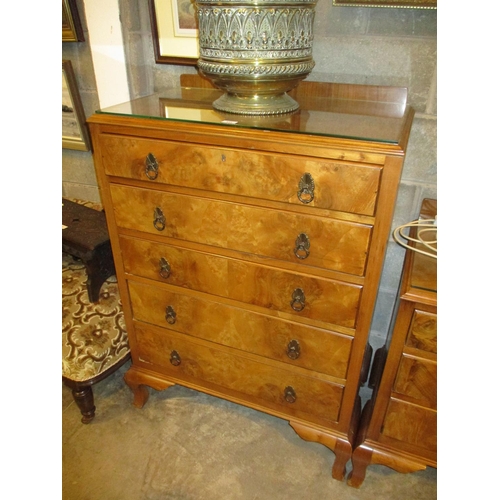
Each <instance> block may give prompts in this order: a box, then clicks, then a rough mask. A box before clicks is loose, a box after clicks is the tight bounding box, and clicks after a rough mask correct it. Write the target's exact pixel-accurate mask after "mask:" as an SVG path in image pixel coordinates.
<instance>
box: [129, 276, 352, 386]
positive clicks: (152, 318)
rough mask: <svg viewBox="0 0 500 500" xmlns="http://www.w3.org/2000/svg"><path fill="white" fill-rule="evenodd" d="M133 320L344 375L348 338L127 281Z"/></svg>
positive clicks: (347, 355)
mask: <svg viewBox="0 0 500 500" xmlns="http://www.w3.org/2000/svg"><path fill="white" fill-rule="evenodd" d="M128 284H129V292H130V297H131V301H132V309H133V315H134V318H135V319H136V320H139V321H142V322H144V323H150V324H155V325H158V326H161V327H165V328H169V329H171V330H175V331H177V332H180V333H185V334H188V335H191V336H194V337H199V338H203V339H205V340H209V341H211V342H215V343H217V344H222V345H226V346H229V347H234V348H236V349H240V350H242V351H247V352H252V353H254V354H258V355H261V356H265V357H267V358H270V359H275V360H277V361H282V362H285V363H288V364H290V365H295V366H301V367H303V368H307V369H309V370H313V371H317V372H321V373H326V374H328V375H332V376H334V377H338V378H345V377H346V374H347V365H348V361H349V355H350V351H351V342H352V339H351V338H350V337H348V336H345V335H340V334H336V333H332V332H329V331H327V330H322V329H319V328H312V327H309V326H305V325H299V324H296V323H292V322H289V321H283V320H281V319H277V318H271V317H268V316H265V315H261V314H256V313H253V312H251V311H246V310H244V309H239V308H235V307H231V306H228V305H224V304H219V303H217V302H213V301H211V300H202V299H199V298H195V297H191V296H187V295H183V294H181V293H174V292H171V291H168V290H164V289H162V288H156V287H153V286H150V285H145V284H143V283H137V282H134V281H129V282H128Z"/></svg>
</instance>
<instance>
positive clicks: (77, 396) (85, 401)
mask: <svg viewBox="0 0 500 500" xmlns="http://www.w3.org/2000/svg"><path fill="white" fill-rule="evenodd" d="M71 392H72V394H73V399H74V400H75V403H76V404H77V405H78V408H79V409H80V412H81V414H82V423H84V424H88V423H89V422H91V421H92V419H93V418H94V417H95V405H94V394H93V393H92V387H91V386H90V385H89V386H87V387H80V388H78V389H72V391H71Z"/></svg>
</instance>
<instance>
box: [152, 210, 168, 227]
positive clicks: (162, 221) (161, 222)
mask: <svg viewBox="0 0 500 500" xmlns="http://www.w3.org/2000/svg"><path fill="white" fill-rule="evenodd" d="M166 222H167V219H166V218H165V216H164V215H163V211H162V209H161V208H159V207H156V208H155V211H154V215H153V225H154V227H155V229H157V230H158V231H163V230H164V229H165V225H166Z"/></svg>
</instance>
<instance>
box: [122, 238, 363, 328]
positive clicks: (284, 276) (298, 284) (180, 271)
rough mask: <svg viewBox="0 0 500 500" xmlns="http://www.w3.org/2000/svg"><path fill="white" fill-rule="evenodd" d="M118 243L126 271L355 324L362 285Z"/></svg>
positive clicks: (127, 240) (171, 249) (142, 244)
mask: <svg viewBox="0 0 500 500" xmlns="http://www.w3.org/2000/svg"><path fill="white" fill-rule="evenodd" d="M120 240H121V251H122V257H123V262H124V267H125V271H126V272H127V273H130V274H135V275H139V276H143V277H145V278H151V279H155V280H160V281H162V282H164V283H168V284H170V285H175V286H180V287H183V288H189V289H191V290H197V291H200V292H204V293H209V294H212V295H216V296H220V297H227V298H230V299H234V300H238V301H240V302H244V303H246V304H253V305H256V306H260V307H265V308H267V309H273V310H277V311H282V312H286V313H290V314H292V315H294V316H300V317H305V318H309V319H313V320H317V321H322V322H326V323H332V324H336V325H339V326H345V327H347V328H354V327H355V325H356V316H357V311H358V305H359V300H360V298H361V290H362V287H361V286H358V285H352V284H347V283H343V282H339V281H335V280H329V279H324V278H315V277H311V276H307V275H302V274H294V273H292V272H288V271H281V270H278V269H275V268H271V267H266V266H260V265H257V264H253V263H249V262H244V261H240V260H236V259H227V258H225V257H219V256H215V255H211V254H206V253H201V252H196V251H193V250H187V249H182V248H177V247H174V246H170V245H163V244H160V243H155V242H150V241H147V240H140V239H136V238H128V237H124V236H122V237H121V238H120ZM297 290H299V292H297ZM301 293H302V294H301ZM300 294H301V295H300ZM299 295H300V296H299Z"/></svg>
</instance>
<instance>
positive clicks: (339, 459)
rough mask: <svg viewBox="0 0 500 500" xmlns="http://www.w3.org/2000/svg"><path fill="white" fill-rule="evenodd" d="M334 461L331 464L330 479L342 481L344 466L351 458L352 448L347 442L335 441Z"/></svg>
mask: <svg viewBox="0 0 500 500" xmlns="http://www.w3.org/2000/svg"><path fill="white" fill-rule="evenodd" d="M334 453H335V461H334V462H333V467H332V477H333V479H337V480H338V481H343V480H344V476H345V472H346V465H347V462H348V461H349V459H350V458H351V453H352V448H351V444H350V443H348V442H347V441H341V440H340V439H339V440H337V442H336V443H335V450H334Z"/></svg>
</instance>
